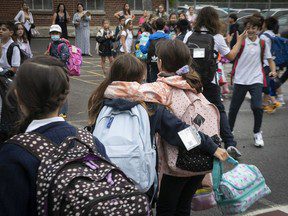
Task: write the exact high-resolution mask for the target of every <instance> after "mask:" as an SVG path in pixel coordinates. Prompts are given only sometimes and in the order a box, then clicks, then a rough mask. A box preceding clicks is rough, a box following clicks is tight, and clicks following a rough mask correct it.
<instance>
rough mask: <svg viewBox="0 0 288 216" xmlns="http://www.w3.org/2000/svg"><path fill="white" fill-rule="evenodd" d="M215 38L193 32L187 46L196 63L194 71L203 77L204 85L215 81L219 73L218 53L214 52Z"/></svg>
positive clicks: (207, 34)
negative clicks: (216, 74) (217, 72)
mask: <svg viewBox="0 0 288 216" xmlns="http://www.w3.org/2000/svg"><path fill="white" fill-rule="evenodd" d="M214 44H215V42H214V38H213V36H212V35H211V34H209V33H206V34H202V33H201V32H193V33H192V34H191V35H190V37H189V38H188V40H187V42H186V45H187V46H188V48H189V49H190V53H191V56H192V58H193V60H194V62H195V66H194V69H195V70H196V71H197V73H198V74H199V75H200V77H201V81H202V83H203V85H204V86H205V85H206V84H209V83H211V82H212V81H213V79H214V77H215V73H216V71H217V53H215V51H214Z"/></svg>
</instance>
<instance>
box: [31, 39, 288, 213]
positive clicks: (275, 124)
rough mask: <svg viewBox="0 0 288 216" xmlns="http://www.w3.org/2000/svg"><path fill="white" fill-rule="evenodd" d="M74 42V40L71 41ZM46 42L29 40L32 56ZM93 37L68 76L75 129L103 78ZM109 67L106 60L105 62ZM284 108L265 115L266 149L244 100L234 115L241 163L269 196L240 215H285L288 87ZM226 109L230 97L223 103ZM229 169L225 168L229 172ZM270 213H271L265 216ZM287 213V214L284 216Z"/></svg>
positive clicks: (285, 87) (84, 117) (82, 123)
mask: <svg viewBox="0 0 288 216" xmlns="http://www.w3.org/2000/svg"><path fill="white" fill-rule="evenodd" d="M71 42H72V43H73V40H71ZM48 43H49V39H44V38H41V39H34V40H32V44H31V46H32V50H33V53H34V55H40V54H42V53H44V52H45V49H46V47H47V45H48ZM95 43H96V41H95V38H91V51H92V54H93V57H84V58H83V60H84V61H83V66H82V70H81V72H82V73H81V76H80V77H71V90H70V95H69V99H68V104H69V112H68V121H69V122H70V123H71V124H73V125H75V126H78V127H83V126H85V125H87V103H88V99H89V96H90V95H91V93H92V92H93V91H94V90H95V89H96V88H97V86H98V85H99V84H100V83H101V82H102V81H103V79H104V75H103V73H102V71H101V67H100V58H99V56H98V55H96V54H95ZM107 65H108V61H107ZM283 93H284V98H285V101H286V105H284V106H283V107H281V108H279V109H277V111H276V112H275V113H273V114H266V113H265V114H264V118H263V124H262V131H263V137H264V142H265V146H264V147H263V148H256V147H254V145H253V143H254V141H253V122H254V121H253V114H252V111H251V110H250V103H249V102H250V101H249V99H248V98H247V99H246V100H245V102H244V103H243V105H242V107H241V109H240V111H239V114H238V116H237V120H236V125H235V129H234V134H235V139H236V141H237V142H238V148H239V150H240V151H241V152H242V154H243V156H242V157H241V160H240V162H241V163H246V164H253V165H256V166H257V167H258V168H259V169H260V171H261V172H262V174H263V175H264V177H265V179H266V183H267V185H268V186H269V187H270V189H271V191H272V193H271V194H270V195H268V196H266V197H265V198H263V199H261V200H260V201H259V202H257V203H256V204H255V205H254V206H253V207H251V208H250V209H249V211H247V212H246V213H245V214H243V215H260V214H261V215H267V216H268V215H270V216H282V215H288V192H287V190H288V170H287V168H288V105H287V104H288V84H287V83H286V84H284V85H283ZM224 104H225V107H226V110H228V108H229V104H230V98H228V99H225V100H224ZM229 168H231V167H226V169H229ZM267 212H270V213H267ZM286 213H287V214H286ZM192 215H196V216H200V215H201V216H218V215H222V214H221V211H220V210H219V209H218V208H214V209H210V210H207V211H201V212H193V213H192Z"/></svg>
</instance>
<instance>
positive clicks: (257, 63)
mask: <svg viewBox="0 0 288 216" xmlns="http://www.w3.org/2000/svg"><path fill="white" fill-rule="evenodd" d="M244 26H245V28H246V31H247V33H248V37H247V38H246V39H245V41H243V43H242V46H241V50H240V51H239V53H238V56H237V58H236V60H235V63H234V68H233V71H232V74H231V76H232V77H233V76H234V77H235V78H234V90H233V95H232V100H231V103H230V108H229V125H230V128H231V130H233V129H234V125H235V121H236V117H237V113H238V111H239V109H240V107H241V105H242V103H243V101H244V99H245V95H246V93H247V92H249V93H250V95H251V109H252V111H253V114H254V129H253V133H254V142H255V143H254V145H255V146H256V147H263V146H264V141H263V137H262V131H261V124H262V118H263V108H262V90H263V86H264V87H266V77H265V74H264V71H263V60H265V59H266V60H267V62H268V64H269V67H270V70H271V72H270V73H269V76H275V75H277V74H276V67H275V63H274V61H273V58H272V56H271V53H270V50H269V48H268V47H267V46H266V45H265V41H263V40H261V39H260V38H259V37H258V36H257V32H258V31H259V30H260V28H261V23H260V21H259V19H257V18H256V17H254V16H251V17H248V18H247V19H246V20H245V22H244Z"/></svg>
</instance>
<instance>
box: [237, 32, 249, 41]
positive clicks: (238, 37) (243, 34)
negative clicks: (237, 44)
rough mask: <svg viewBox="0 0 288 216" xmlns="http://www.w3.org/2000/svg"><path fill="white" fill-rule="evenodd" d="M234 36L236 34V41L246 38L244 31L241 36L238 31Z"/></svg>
mask: <svg viewBox="0 0 288 216" xmlns="http://www.w3.org/2000/svg"><path fill="white" fill-rule="evenodd" d="M236 34H237V41H238V40H244V39H245V38H246V37H247V30H245V31H244V32H243V33H242V34H241V35H239V33H238V31H237V32H236Z"/></svg>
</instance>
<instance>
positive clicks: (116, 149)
mask: <svg viewBox="0 0 288 216" xmlns="http://www.w3.org/2000/svg"><path fill="white" fill-rule="evenodd" d="M93 135H94V136H95V137H97V138H98V139H99V140H100V141H101V142H102V143H103V145H104V146H105V149H106V153H107V155H108V157H109V158H110V160H111V161H112V162H113V163H114V164H116V165H117V166H118V167H119V168H120V169H121V170H122V171H123V172H124V173H125V174H126V175H127V176H128V177H129V178H131V179H132V180H133V182H134V183H135V185H136V187H137V189H139V190H140V191H141V192H147V191H148V190H149V189H150V187H151V186H152V185H153V183H155V184H154V187H156V186H157V174H156V146H155V143H154V142H153V140H152V139H151V133H150V121H149V116H148V113H147V111H146V110H145V109H144V108H143V107H142V106H141V105H140V104H138V105H137V106H135V107H133V108H131V109H130V110H124V111H121V110H116V109H114V108H112V107H108V106H104V107H103V108H102V110H101V112H100V114H99V116H98V118H97V121H96V124H95V129H94V131H93Z"/></svg>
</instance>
